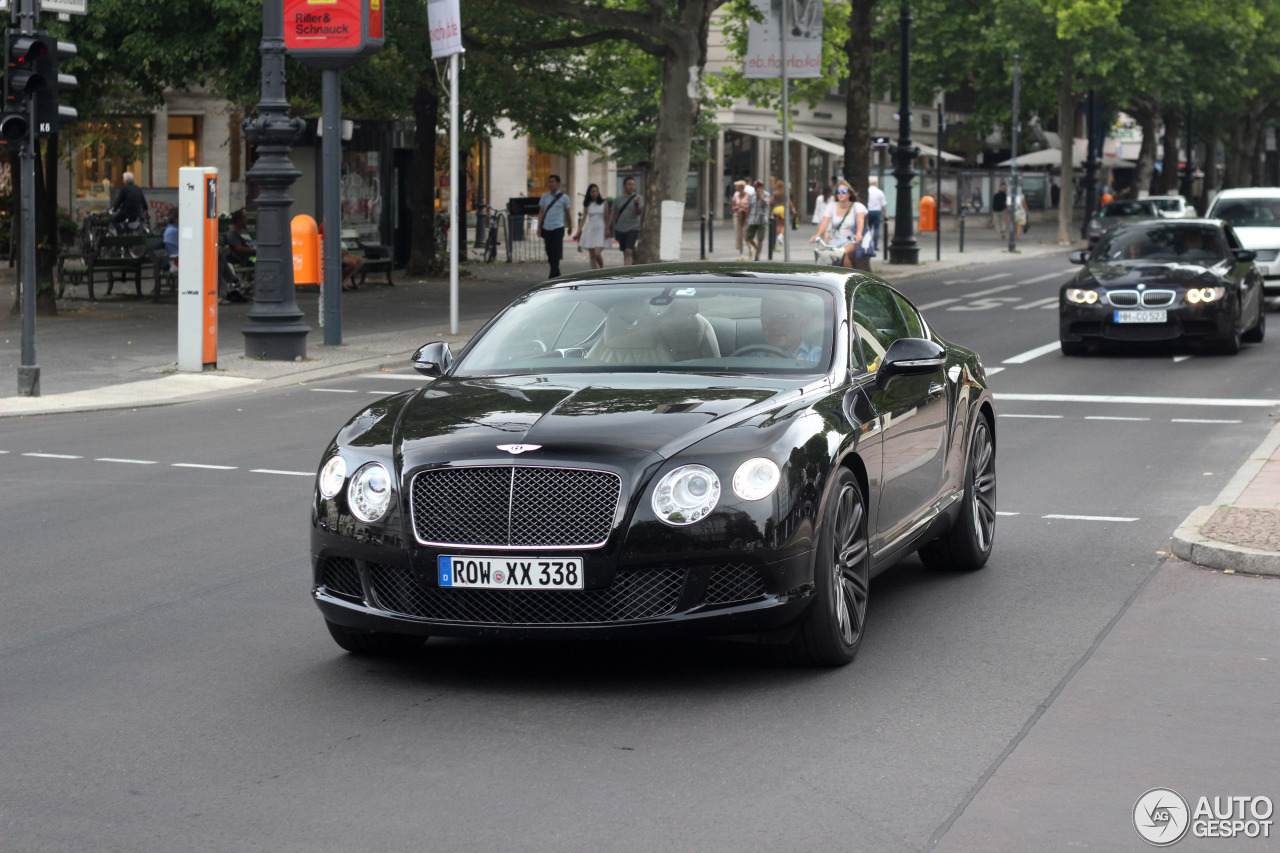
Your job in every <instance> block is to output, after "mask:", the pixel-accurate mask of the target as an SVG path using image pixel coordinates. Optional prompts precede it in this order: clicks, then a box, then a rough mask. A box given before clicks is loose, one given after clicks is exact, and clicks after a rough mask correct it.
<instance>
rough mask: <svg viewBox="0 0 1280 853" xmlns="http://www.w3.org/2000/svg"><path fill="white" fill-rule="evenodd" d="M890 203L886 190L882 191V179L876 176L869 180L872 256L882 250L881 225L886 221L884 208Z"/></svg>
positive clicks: (868, 220) (868, 212) (868, 196)
mask: <svg viewBox="0 0 1280 853" xmlns="http://www.w3.org/2000/svg"><path fill="white" fill-rule="evenodd" d="M888 203H889V200H888V199H887V198H885V195H884V190H882V189H880V179H879V178H877V177H876V176H875V175H872V176H871V177H869V178H867V227H868V228H870V229H871V254H873V255H874V254H875V253H876V252H878V251H879V250H880V223H881V222H883V221H884V207H885V205H886V204H888Z"/></svg>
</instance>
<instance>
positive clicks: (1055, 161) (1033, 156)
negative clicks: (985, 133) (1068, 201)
mask: <svg viewBox="0 0 1280 853" xmlns="http://www.w3.org/2000/svg"><path fill="white" fill-rule="evenodd" d="M1073 143H1074V144H1073V145H1072V146H1071V164H1072V166H1074V167H1075V168H1080V167H1082V166H1083V165H1084V161H1085V160H1086V159H1087V157H1088V154H1087V153H1086V152H1087V144H1088V143H1087V141H1086V140H1084V139H1075V140H1073ZM996 165H997V166H1012V165H1013V159H1012V158H1010V159H1008V160H1005V161H1004V162H1003V163H997V164H996ZM1018 165H1019V166H1027V167H1032V166H1061V165H1062V149H1060V148H1044V149H1041V150H1040V151H1031V152H1028V153H1026V154H1019V155H1018ZM1098 165H1100V166H1107V167H1109V168H1114V169H1132V168H1133V167H1134V166H1135V165H1136V164H1135V163H1134V162H1133V161H1132V160H1125V159H1122V158H1120V157H1116V156H1114V155H1111V154H1103V155H1101V156H1099V157H1098Z"/></svg>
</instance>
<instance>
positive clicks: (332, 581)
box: [321, 557, 364, 601]
mask: <svg viewBox="0 0 1280 853" xmlns="http://www.w3.org/2000/svg"><path fill="white" fill-rule="evenodd" d="M321 577H322V578H323V581H322V582H323V583H324V586H325V589H327V590H328V591H329V592H331V593H333V594H334V595H341V596H343V597H345V598H353V599H355V600H356V601H360V600H361V599H363V598H364V590H363V589H362V588H361V586H360V570H359V569H358V568H357V567H356V561H355V560H350V559H347V558H346V557H328V558H326V559H325V561H324V571H323V572H322V573H321Z"/></svg>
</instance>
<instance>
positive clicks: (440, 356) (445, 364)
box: [413, 341, 453, 376]
mask: <svg viewBox="0 0 1280 853" xmlns="http://www.w3.org/2000/svg"><path fill="white" fill-rule="evenodd" d="M451 364H453V353H452V352H451V351H450V350H449V344H447V343H445V342H444V341H432V342H431V343H429V344H427V345H425V346H421V347H418V351H417V352H415V353H414V354H413V369H414V370H416V371H418V372H419V373H421V374H422V375H423V376H439V375H440V374H442V373H444V372H445V371H446V370H448V369H449V365H451Z"/></svg>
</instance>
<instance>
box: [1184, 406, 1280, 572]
mask: <svg viewBox="0 0 1280 853" xmlns="http://www.w3.org/2000/svg"><path fill="white" fill-rule="evenodd" d="M1277 449H1280V425H1277V426H1275V427H1272V429H1271V432H1269V433H1267V437H1266V438H1264V439H1263V440H1262V443H1261V444H1259V445H1258V448H1257V449H1256V450H1254V452H1253V453H1251V454H1250V455H1249V458H1248V459H1246V460H1245V462H1244V464H1243V465H1241V466H1240V470H1238V471H1237V472H1236V473H1235V476H1233V477H1232V478H1231V480H1230V481H1228V482H1227V485H1226V486H1225V487H1223V489H1222V491H1221V492H1220V493H1219V494H1218V497H1217V499H1216V500H1215V501H1214V502H1213V504H1211V505H1209V506H1201V507H1196V508H1195V509H1194V510H1193V511H1192V512H1191V514H1190V515H1188V516H1187V518H1186V520H1185V521H1183V522H1182V524H1180V525H1179V526H1178V529H1177V530H1175V531H1174V533H1173V537H1172V543H1171V550H1172V551H1173V553H1174V554H1175V555H1176V556H1177V557H1179V558H1181V559H1183V560H1186V561H1187V562H1190V563H1195V564H1196V565H1198V566H1204V567H1205V568H1209V569H1219V570H1222V571H1231V572H1243V573H1247V574H1251V575H1268V576H1271V577H1280V554H1277V553H1276V552H1274V551H1260V550H1258V549H1257V548H1248V547H1246V546H1244V545H1233V544H1231V543H1230V542H1222V541H1219V540H1217V539H1209V538H1207V537H1205V536H1204V535H1202V534H1201V532H1200V531H1201V529H1202V528H1203V527H1204V526H1205V525H1206V524H1208V522H1209V519H1210V518H1212V517H1213V514H1214V513H1215V512H1217V511H1218V509H1219V508H1220V507H1224V506H1234V505H1235V502H1236V500H1237V499H1238V498H1239V497H1240V495H1241V494H1242V493H1243V492H1244V490H1245V489H1246V488H1247V487H1248V486H1249V484H1250V483H1251V482H1252V481H1253V478H1254V477H1256V476H1257V475H1258V472H1259V471H1261V470H1262V466H1263V465H1265V464H1266V463H1267V462H1268V461H1269V460H1270V459H1271V457H1272V455H1273V454H1274V453H1275V452H1276V451H1277Z"/></svg>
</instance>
